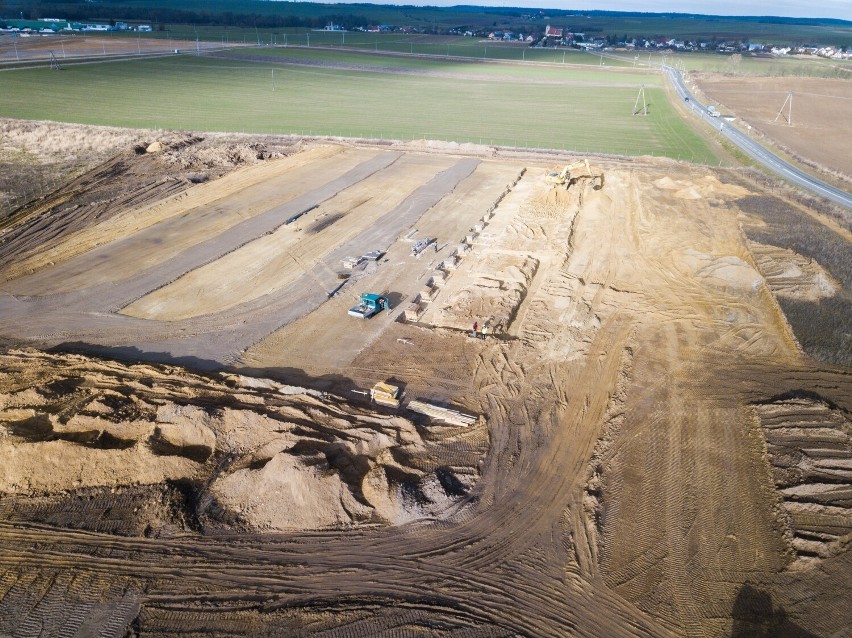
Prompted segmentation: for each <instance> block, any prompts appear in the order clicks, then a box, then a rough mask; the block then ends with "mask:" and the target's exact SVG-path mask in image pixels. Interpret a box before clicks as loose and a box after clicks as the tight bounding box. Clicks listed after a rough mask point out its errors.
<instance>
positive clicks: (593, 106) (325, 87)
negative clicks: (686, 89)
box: [0, 49, 718, 164]
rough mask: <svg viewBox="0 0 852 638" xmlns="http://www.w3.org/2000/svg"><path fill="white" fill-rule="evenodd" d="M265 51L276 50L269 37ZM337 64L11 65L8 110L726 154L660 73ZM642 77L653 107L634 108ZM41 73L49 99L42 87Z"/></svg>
mask: <svg viewBox="0 0 852 638" xmlns="http://www.w3.org/2000/svg"><path fill="white" fill-rule="evenodd" d="M258 51H259V54H258V55H261V54H263V55H265V49H258ZM242 54H243V55H244V54H245V53H242ZM224 55H227V54H224ZM349 55H350V54H347V53H344V54H343V55H342V57H341V61H343V62H345V61H346V60H347V59H348V58H349ZM326 64H327V66H326V67H322V66H314V67H311V68H303V67H302V66H295V65H277V64H275V63H273V62H269V61H268V60H267V58H263V61H262V62H251V61H247V60H241V59H231V58H227V57H226V58H211V57H207V56H201V57H199V56H190V55H186V56H176V57H168V58H162V59H154V60H138V61H124V62H115V63H103V64H93V65H78V66H73V67H69V68H67V69H66V70H63V71H62V72H59V73H57V72H53V71H50V70H49V69H47V68H41V69H27V70H20V71H13V72H11V71H10V72H7V73H5V74H4V77H3V80H4V91H3V92H2V94H0V112H2V113H3V114H4V115H6V116H8V117H15V118H24V119H45V120H57V121H63V122H80V123H86V124H108V125H114V126H126V127H141V128H159V129H175V130H177V129H184V130H193V129H195V130H210V131H240V132H254V133H298V134H305V135H332V136H343V137H361V138H364V137H366V138H382V139H403V140H406V139H407V140H411V139H432V140H452V141H455V142H458V143H477V144H479V143H482V144H492V145H508V146H520V147H534V148H553V149H570V150H575V151H581V152H598V153H614V154H626V155H656V156H668V157H672V158H675V159H684V160H688V161H693V162H697V163H708V164H713V163H718V159H717V157H716V156H715V154H714V152H713V151H712V150H711V149H710V147H709V145H708V143H707V142H706V141H705V140H704V139H703V138H702V137H700V136H699V135H698V134H697V133H696V132H695V131H694V130H693V129H692V128H691V126H690V125H689V124H687V123H686V122H685V121H684V120H683V119H682V118H681V117H680V116H679V115H678V114H677V113H676V112H675V111H674V109H673V107H672V105H671V104H670V103H669V102H668V100H667V97H666V95H665V94H664V92H663V89H662V85H661V82H662V81H661V79H660V78H659V77H658V76H649V75H647V74H644V73H637V74H636V75H635V76H631V75H625V74H624V72H622V71H619V70H615V69H614V70H612V71H607V70H605V69H592V68H589V69H588V70H586V71H582V70H581V69H582V67H573V68H570V70H569V69H566V71H565V74H564V76H562V77H558V76H557V74H556V72H555V71H554V70H553V69H548V70H546V71H541V72H533V74H532V75H533V77H532V79H530V80H525V79H523V78H522V77H518V76H515V77H514V78H512V79H511V80H510V79H507V78H505V77H501V74H500V73H496V74H494V75H493V76H491V77H489V76H488V75H487V74H483V76H479V75H473V76H471V75H470V73H469V67H467V66H464V65H463V66H462V70H461V71H459V67H458V66H456V65H455V64H454V63H453V62H452V61H450V62H445V63H444V64H443V65H438V63H437V62H435V63H434V64H435V66H433V67H432V68H433V69H441V70H442V73H441V74H440V76H439V75H438V74H435V76H429V75H428V74H424V73H379V72H370V71H353V70H352V69H349V68H342V69H338V68H334V67H333V66H332V65H331V64H330V63H326ZM566 66H567V65H566ZM537 73H540V74H541V75H542V76H544V77H543V78H542V79H543V80H545V81H538V80H537V79H536V77H535V75H536V74H537ZM631 79H632V82H631ZM642 84H645V85H646V98H647V100H648V101H649V103H650V111H649V115H648V116H647V117H642V116H634V115H633V107H634V104H635V102H636V99H637V96H638V91H639V87H640V86H641V85H642ZM35 85H38V86H39V99H38V100H33V99H31V92H32V87H33V86H35ZM519 113H524V114H526V116H519Z"/></svg>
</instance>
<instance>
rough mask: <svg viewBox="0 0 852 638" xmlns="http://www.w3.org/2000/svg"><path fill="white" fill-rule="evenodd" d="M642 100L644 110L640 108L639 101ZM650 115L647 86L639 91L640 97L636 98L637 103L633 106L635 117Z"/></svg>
mask: <svg viewBox="0 0 852 638" xmlns="http://www.w3.org/2000/svg"><path fill="white" fill-rule="evenodd" d="M640 99H641V100H642V108H641V109H640V108H639V100H640ZM640 113H641V114H642V115H648V104H647V102H645V85H644V84H643V85H642V88H640V89H639V95H637V96H636V103H635V104H634V105H633V115H639V114H640Z"/></svg>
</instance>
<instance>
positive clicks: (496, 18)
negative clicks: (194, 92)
mask: <svg viewBox="0 0 852 638" xmlns="http://www.w3.org/2000/svg"><path fill="white" fill-rule="evenodd" d="M21 17H23V18H26V19H39V18H65V19H68V20H74V21H85V20H89V21H110V20H112V21H115V20H121V21H136V22H147V23H152V24H155V25H164V24H187V25H199V26H200V25H206V26H231V27H243V28H258V29H292V28H321V27H324V26H325V25H327V24H329V23H334V24H336V25H339V26H341V27H343V28H345V29H354V28H357V27H366V26H369V25H375V24H389V25H395V26H402V25H406V26H411V27H416V28H418V30H421V31H425V32H432V33H447V32H450V31H451V30H458V29H466V28H470V29H474V30H475V29H483V28H501V29H515V30H521V31H526V32H529V31H531V30H534V29H543V27H544V25H545V24H554V25H556V26H565V27H567V28H569V29H572V30H577V31H583V32H586V33H594V34H601V35H606V34H619V35H628V36H631V37H635V36H638V35H642V36H646V37H654V36H671V37H681V38H714V39H719V40H723V39H726V38H727V39H738V40H743V39H745V40H747V39H749V38H762V39H773V38H774V39H776V40H777V41H779V42H788V43H796V44H804V43H807V42H817V41H822V42H826V43H831V44H836V45H840V46H849V45H850V44H852V22H849V21H845V20H836V19H817V18H784V17H770V16H753V17H736V16H724V17H723V16H707V15H699V14H683V13H639V12H616V11H571V10H559V9H521V8H512V7H477V6H473V5H460V6H456V7H440V8H439V7H428V6H422V7H414V6H403V5H372V4H315V3H309V2H271V1H268V0H66V1H39V0H17V1H15V0H11V1H3V0H0V18H21Z"/></svg>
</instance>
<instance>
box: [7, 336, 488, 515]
mask: <svg viewBox="0 0 852 638" xmlns="http://www.w3.org/2000/svg"><path fill="white" fill-rule="evenodd" d="M0 370H3V372H0V496H4V497H6V498H9V499H12V501H14V502H16V503H19V505H17V506H15V507H16V508H17V509H20V508H21V507H23V508H26V502H27V499H28V498H31V497H33V496H39V497H50V498H52V499H53V500H52V502H54V505H53V506H52V507H54V508H60V509H61V508H63V507H68V508H73V507H78V505H75V497H74V494H75V493H76V492H75V491H78V490H87V492H86V498H87V499H92V498H95V499H97V500H98V502H104V503H106V504H107V507H108V509H111V508H116V510H120V509H122V507H125V504H123V503H122V502H121V499H122V498H125V496H126V497H127V498H130V497H132V498H133V499H136V500H135V501H134V503H135V506H134V507H135V509H134V511H139V509H140V508H141V509H143V510H145V509H147V508H148V506H147V505H139V500H140V499H142V500H143V501H144V500H145V498H149V499H150V500H152V502H154V501H156V502H157V503H159V502H161V501H162V499H163V494H165V493H167V492H168V491H169V487H168V486H169V485H176V484H180V485H183V486H191V487H185V488H183V489H189V490H190V491H191V493H190V494H188V495H185V498H183V499H182V502H184V505H183V507H186V508H187V511H185V512H183V514H182V515H181V516H176V517H174V519H175V520H197V521H198V525H199V527H200V528H201V529H202V530H203V529H208V528H222V527H226V528H227V527H233V526H238V527H240V528H250V529H256V530H292V529H315V528H320V527H328V526H339V525H351V524H354V523H358V522H371V523H376V522H383V523H398V522H404V521H409V520H414V519H416V518H420V517H422V516H430V517H436V516H437V517H440V516H441V515H442V513H446V512H447V509H448V508H449V507H450V505H452V503H453V502H455V501H457V500H458V499H459V498H460V497H461V496H463V495H464V494H463V493H464V492H465V490H466V489H467V488H465V490H462V491H461V492H460V491H459V490H458V486H459V485H469V484H470V482H471V480H470V476H472V475H473V473H474V472H475V469H474V468H470V471H469V474H470V476H467V478H462V479H460V478H458V477H457V476H456V473H457V471H456V470H449V469H448V467H449V466H448V464H447V463H446V462H444V464H442V463H441V456H442V451H441V449H440V448H439V447H438V444H439V440H440V437H435V436H432V437H430V442H426V441H424V440H423V438H422V437H421V435H420V433H419V432H418V430H417V428H415V426H414V425H413V424H412V423H411V421H409V420H408V419H405V418H402V417H399V416H393V415H388V414H379V413H375V412H373V411H371V410H368V409H359V408H356V407H354V406H351V405H348V404H346V403H344V402H341V401H339V400H336V399H334V398H332V397H328V396H323V395H318V393H316V392H312V391H309V390H306V389H304V388H297V387H293V386H288V385H285V384H282V383H278V382H276V381H272V380H254V379H245V384H243V383H242V382H243V379H244V378H242V377H239V376H236V375H230V376H227V377H225V381H224V382H223V381H222V380H221V379H217V378H209V377H201V376H198V375H194V374H191V373H188V372H186V371H184V370H181V369H179V368H174V367H166V366H142V365H139V366H123V365H121V364H118V363H105V362H99V361H94V360H91V359H87V358H85V357H79V356H69V355H47V354H44V353H38V352H34V351H13V352H10V353H9V354H4V355H0ZM420 457H425V458H429V459H431V461H432V463H433V465H432V466H431V467H433V468H434V469H431V470H430V469H428V468H427V469H424V468H423V467H422V466H421V467H418V468H414V467H409V466H407V465H405V464H404V463H402V462H401V461H399V460H398V459H405V458H411V459H414V458H420ZM442 467H443V468H444V469H443V470H441V469H439V468H442ZM454 467H455V466H454ZM442 472H443V474H442ZM448 472H449V473H450V474H452V476H451V477H449V478H448V476H447V473H448ZM442 479H443V480H442ZM443 485H448V486H451V489H450V492H452V493H450V492H448V491H447V489H444V487H442V486H443ZM137 487H140V488H144V489H143V491H142V492H140V491H139V489H135V488H137ZM119 488H122V489H123V488H134V489H131V490H130V491H122V490H121V489H119ZM145 490H147V492H145ZM144 494H148V497H145V496H144ZM123 495H124V496H123ZM10 502H11V501H10ZM57 503H58V504H57ZM150 509H151V511H152V512H153V511H157V512H160V511H161V509H162V508H157V507H153V506H152V507H151V508H150ZM31 515H32V516H35V517H36V518H35V519H34V520H37V519H38V514H37V513H36V514H31ZM50 515H51V516H52V517H53V518H56V516H57V515H56V512H55V511H53V512H52V513H51V514H50ZM51 520H53V519H51ZM89 523H90V524H91V525H93V526H96V525H97V521H89ZM89 523H87V522H85V521H83V522H81V525H82V526H83V527H85V526H86V525H87V524H89ZM143 523H144V521H143ZM151 525H156V521H152V522H150V523H149V525H148V527H150V526H151ZM142 527H144V525H142Z"/></svg>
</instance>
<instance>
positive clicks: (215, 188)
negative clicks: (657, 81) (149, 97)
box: [0, 65, 852, 638]
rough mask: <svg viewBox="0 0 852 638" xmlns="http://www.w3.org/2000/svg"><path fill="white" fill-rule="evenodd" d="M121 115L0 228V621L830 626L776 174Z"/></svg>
mask: <svg viewBox="0 0 852 638" xmlns="http://www.w3.org/2000/svg"><path fill="white" fill-rule="evenodd" d="M102 66H107V65H102ZM55 126H56V128H54V129H52V131H53V135H55V136H58V137H63V138H66V139H68V138H71V137H72V136H71V135H69V134H68V133H70V132H71V131H72V129H71V127H69V128H68V130H67V131H63V129H62V127H61V126H59V125H55ZM87 131H88V132H89V133H90V135H91V136H92V137H94V136H95V135H96V134H97V130H95V129H88V130H87V129H86V128H85V127H79V126H77V127H75V128H73V133H74V135H73V137H74V139H79V140H80V142H79V144H85V140H86V135H85V133H86V132H87ZM124 135H125V137H121V138H117V141H116V142H115V143H116V144H123V145H124V148H123V150H120V151H119V152H118V153H117V154H116V155H115V156H114V157H113V158H112V160H110V161H109V162H106V163H101V164H99V165H97V166H96V167H94V168H93V169H92V170H91V171H89V172H88V173H86V174H85V175H83V176H81V177H79V178H77V179H76V180H74V181H73V182H70V183H68V184H63V185H62V186H61V187H60V188H59V189H57V191H56V192H55V193H53V194H52V197H51V198H50V199H48V200H43V201H39V202H35V203H33V206H34V207H35V208H33V209H32V211H31V212H32V214H31V215H29V216H26V215H21V216H20V218H19V220H18V221H17V223H15V224H14V225H11V226H9V227H7V228H4V232H3V234H2V236H0V247H2V250H0V340H2V341H0V343H2V344H3V347H2V348H1V349H0V433H2V436H0V468H2V469H0V497H2V498H0V568H1V569H2V570H3V571H2V573H3V578H2V579H0V634H14V633H15V632H16V631H17V628H18V627H20V626H26V627H39V628H40V631H44V632H46V633H50V634H68V635H84V634H86V633H87V632H88V630H89V628H90V627H92V626H95V625H97V626H98V627H99V628H102V629H103V633H104V634H105V635H109V636H117V637H120V636H124V635H126V634H127V633H128V632H135V633H136V634H139V635H175V634H178V635H179V634H182V633H183V634H187V633H189V634H192V633H194V634H205V633H223V632H227V633H228V634H229V635H233V636H257V635H264V634H265V635H296V636H298V635H301V636H312V635H348V636H356V637H360V636H364V637H365V638H366V637H370V638H372V637H374V636H379V637H387V638H390V637H392V636H399V635H423V636H428V637H429V638H433V637H434V638H439V637H441V638H443V637H445V636H449V635H453V634H456V635H458V634H462V635H465V634H466V635H470V636H507V637H508V636H517V635H524V636H553V637H560V636H565V635H577V636H585V637H589V638H591V637H596V636H602V635H603V636H608V637H609V636H612V637H616V638H617V637H621V636H624V637H637V636H647V637H652V636H653V637H661V636H663V637H667V636H672V637H674V636H708V637H715V636H719V637H722V636H743V635H760V634H761V632H762V634H763V635H779V636H780V635H797V636H801V635H814V636H831V635H836V634H837V631H838V630H839V629H843V628H845V627H848V626H849V621H850V620H852V618H850V608H849V606H848V605H844V604H838V601H844V600H846V599H847V598H848V595H849V582H850V578H852V561H850V551H849V542H848V541H849V538H850V534H852V502H850V498H849V493H850V490H852V472H850V469H849V465H848V458H849V455H850V453H852V447H850V445H852V444H850V419H849V414H850V410H852V380H850V375H849V368H848V365H846V364H845V363H843V362H842V359H833V358H831V357H830V356H829V357H823V358H822V360H816V359H814V358H812V357H811V356H809V354H808V353H807V352H806V351H803V350H802V349H801V348H800V341H799V334H801V331H800V329H801V324H800V323H798V321H799V319H795V320H790V318H789V317H785V315H784V314H783V311H782V308H784V307H787V306H784V302H787V301H793V302H795V303H797V304H800V305H802V307H807V305H808V304H811V306H814V305H820V304H824V303H828V302H837V303H838V304H840V306H839V307H842V304H848V300H849V299H850V278H849V275H848V273H849V272H852V270H850V268H849V255H850V254H852V253H850V251H849V250H848V246H849V239H848V238H844V237H842V236H840V235H837V233H836V232H835V231H834V230H832V229H830V228H829V227H827V226H824V225H823V224H821V223H820V221H819V220H818V218H817V217H815V216H814V215H812V214H810V213H811V211H808V210H804V209H802V208H800V207H797V206H793V205H790V204H789V203H787V202H785V201H783V200H781V199H778V198H776V197H775V196H773V195H772V194H770V193H767V192H766V191H765V190H764V189H763V188H762V187H760V186H759V185H757V184H755V183H752V182H750V181H749V179H748V177H747V175H744V174H742V173H740V172H738V171H733V170H726V169H718V168H712V167H706V166H696V165H689V164H685V163H681V162H676V161H673V160H671V159H666V158H650V157H642V158H612V157H609V158H604V157H595V156H589V157H588V160H589V161H590V163H591V166H592V168H595V169H599V170H601V171H602V172H603V177H604V179H603V180H602V184H601V185H600V187H599V188H598V187H596V186H597V184H596V183H593V182H592V181H591V180H589V179H587V178H585V177H582V176H577V174H575V177H576V179H575V180H574V181H572V182H570V183H569V184H568V186H567V187H565V186H558V185H557V186H554V185H551V184H549V183H548V182H547V181H546V180H545V175H546V174H547V173H548V170H549V169H550V168H551V167H553V166H554V165H563V164H567V163H569V162H572V161H574V160H576V159H577V156H573V155H570V154H567V153H565V154H561V155H560V154H553V153H536V152H534V151H530V150H527V151H524V152H519V151H516V150H509V149H494V148H491V147H487V146H479V145H457V144H450V143H446V144H439V143H434V142H433V143H429V142H420V141H415V142H410V141H409V142H383V143H352V142H348V143H341V142H337V143H332V142H329V141H316V140H302V139H297V138H287V143H286V144H284V143H283V142H282V139H281V138H280V137H278V136H272V135H267V136H258V135H255V136H251V137H244V138H236V137H235V138H233V139H231V140H229V141H227V143H225V142H217V141H216V138H215V137H211V138H210V139H202V137H203V135H201V134H188V133H169V134H163V135H162V136H159V137H158V136H157V135H156V134H154V133H151V132H140V133H138V135H140V137H139V139H138V141H135V142H133V143H130V142H128V141H127V140H128V137H130V136H131V134H130V133H129V132H125V133H124ZM205 135H206V134H205ZM10 139H13V138H12V137H11V136H10ZM240 139H241V141H239V140H240ZM235 140H238V141H235ZM153 142H156V144H153ZM237 155H241V156H242V157H243V158H244V159H243V161H241V162H239V163H236V162H235V163H234V164H233V165H231V166H230V167H229V168H228V169H227V170H225V168H224V166H223V161H224V159H226V158H233V157H234V156H237ZM232 161H233V160H232ZM217 171H218V172H217ZM188 176H193V179H194V181H193V180H190V179H189V177H188ZM779 211H781V212H783V215H784V217H783V219H782V220H781V221H780V222H777V220H776V216H777V214H778V212H779ZM776 222H777V223H776ZM799 226H801V227H802V228H805V229H807V232H806V233H804V234H805V235H807V237H799V238H796V237H794V235H795V233H792V232H790V229H792V228H795V227H799ZM427 238H428V239H431V240H433V241H431V242H429V243H428V246H427V247H426V249H425V250H422V251H421V252H419V253H418V252H416V251H415V247H416V246H417V242H418V240H426V239H427ZM372 251H376V252H372ZM370 253H372V256H371V257H369V258H364V257H363V256H364V255H368V254H370ZM366 293H372V294H375V295H381V296H382V297H383V298H384V299H386V300H387V301H388V302H389V307H390V311H383V312H380V313H379V314H377V315H375V316H373V317H372V318H369V319H360V318H356V317H352V316H350V315H349V314H348V311H349V309H350V308H352V307H353V306H355V305H356V304H357V303H358V300H359V298H360V296H361V295H362V294H366ZM804 314H805V315H807V314H808V313H804ZM474 322H477V324H478V327H482V326H487V327H488V330H489V331H488V333H487V335H484V336H483V334H482V332H478V333H476V334H472V333H471V329H472V326H473V323H474ZM816 331H817V329H816V328H815V327H814V326H808V327H807V328H806V330H805V334H807V335H811V336H812V335H814V333H815V332H816ZM819 336H820V346H821V347H822V348H824V349H825V352H826V353H827V354H829V355H831V354H832V353H833V354H837V353H841V354H842V351H843V350H844V348H847V347H848V334H846V335H844V333H843V332H842V331H840V332H838V333H830V332H826V333H825V334H822V335H819ZM844 339H847V341H844ZM36 348H38V349H36ZM838 360H839V361H841V362H840V363H838V362H837V361H838ZM181 366H185V367H181ZM379 381H382V382H387V383H391V384H393V385H395V386H398V387H399V388H401V389H402V390H403V391H404V394H403V396H402V397H401V404H400V405H399V406H398V408H393V407H390V406H388V405H379V404H378V403H376V402H372V401H371V400H370V397H369V391H370V389H371V388H372V387H373V386H374V384H376V383H377V382H379ZM415 399H418V400H420V401H421V402H425V403H426V404H427V407H428V409H427V413H426V414H424V413H422V412H414V411H412V410H411V409H409V408H412V407H417V406H416V404H413V403H412V401H413V400H415ZM419 409H421V410H422V409H423V407H422V405H421V407H420V408H419ZM45 601H49V604H45ZM755 609H757V610H758V611H759V613H757V614H756V613H755V612H754V610H755Z"/></svg>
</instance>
